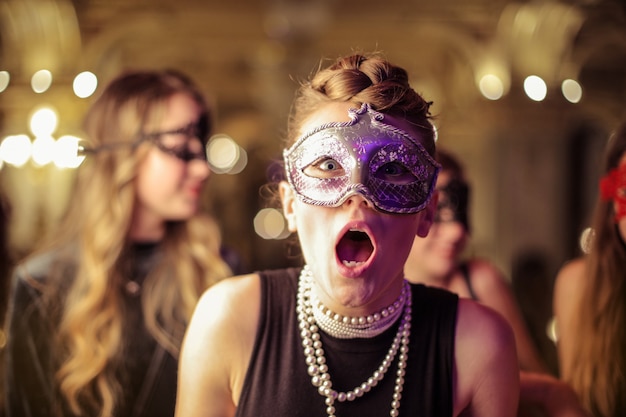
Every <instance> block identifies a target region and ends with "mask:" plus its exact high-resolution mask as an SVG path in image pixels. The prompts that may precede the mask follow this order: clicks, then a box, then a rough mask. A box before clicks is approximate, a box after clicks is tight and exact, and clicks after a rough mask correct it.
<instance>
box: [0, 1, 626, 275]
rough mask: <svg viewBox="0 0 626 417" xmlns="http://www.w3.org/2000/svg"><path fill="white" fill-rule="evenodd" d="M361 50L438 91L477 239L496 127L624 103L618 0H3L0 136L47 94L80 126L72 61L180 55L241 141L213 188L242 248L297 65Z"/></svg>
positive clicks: (21, 126) (68, 122) (561, 131)
mask: <svg viewBox="0 0 626 417" xmlns="http://www.w3.org/2000/svg"><path fill="white" fill-rule="evenodd" d="M355 50H356V51H372V50H380V51H382V52H383V53H384V54H385V55H386V56H387V57H389V59H390V60H391V61H393V62H395V63H397V64H399V65H401V66H404V67H405V68H406V69H407V70H408V71H409V74H410V76H411V79H412V82H413V85H414V87H415V88H416V90H418V91H419V92H421V93H423V94H424V95H425V96H426V97H427V98H429V99H431V100H433V101H434V103H435V104H434V107H433V110H434V113H435V114H436V115H437V118H438V119H437V123H438V126H439V128H440V132H441V133H442V136H441V137H442V141H443V142H444V144H446V145H448V146H453V147H456V148H457V150H458V151H459V152H460V153H463V154H464V155H466V157H467V158H468V161H467V165H468V168H469V170H470V171H471V174H472V175H473V176H474V177H475V178H476V179H477V180H478V181H481V180H482V179H484V180H485V181H483V182H481V184H483V188H482V189H481V188H480V187H479V188H478V189H477V190H476V191H477V195H476V205H477V207H476V211H477V212H479V213H480V214H476V215H475V216H476V217H477V220H478V221H479V222H481V221H482V222H483V223H484V227H482V228H481V229H480V230H482V232H481V233H478V234H477V236H475V237H476V239H477V240H478V242H479V245H480V244H481V243H480V242H482V246H483V247H484V248H485V249H486V250H487V251H491V250H493V251H495V252H497V251H496V248H497V247H499V246H500V245H499V243H498V237H497V234H498V232H499V231H500V230H502V229H503V228H504V229H506V227H504V226H502V225H501V224H499V223H498V222H502V221H503V220H498V219H502V215H499V214H498V213H499V211H498V210H499V209H498V208H497V204H496V203H494V201H493V199H494V197H491V196H492V195H493V194H494V192H495V191H494V190H495V188H497V187H498V186H499V185H498V183H497V182H495V180H494V179H493V177H494V176H495V175H497V174H498V173H497V172H494V170H496V169H498V167H499V166H500V165H499V164H498V163H496V162H494V161H495V160H496V159H497V158H498V152H499V149H500V148H499V146H500V145H498V142H497V141H498V140H501V138H502V137H506V138H507V139H508V140H510V141H511V143H516V141H518V142H519V141H525V140H533V139H535V138H537V139H541V140H545V139H546V136H550V137H551V138H555V139H554V140H555V141H556V142H558V137H559V136H565V135H568V134H571V132H569V131H567V129H569V128H571V127H572V126H573V125H575V124H577V123H579V122H580V121H581V120H582V121H585V120H588V121H590V122H589V123H591V124H592V125H593V126H594V127H595V128H597V129H598V130H600V131H602V132H607V131H609V130H611V129H612V128H613V127H615V126H616V125H617V123H619V121H620V120H622V119H624V118H625V114H626V111H625V108H626V106H625V104H626V1H624V0H578V1H540V0H537V1H529V2H513V1H504V0H447V1H438V2H426V1H423V0H385V1H380V0H379V1H373V0H361V1H354V0H343V1H340V0H266V1H261V0H229V1H223V0H176V1H174V0H74V1H70V0H2V1H0V70H6V71H9V73H10V74H11V77H12V78H11V85H10V87H9V88H7V89H6V90H5V91H4V92H2V93H0V135H5V134H8V133H12V132H16V131H20V130H25V129H26V126H25V125H26V119H27V117H28V113H29V112H30V111H31V110H32V108H33V107H35V106H36V105H38V104H39V103H41V102H44V101H45V102H48V103H51V104H53V105H54V106H55V107H56V108H57V109H58V110H59V113H60V114H61V116H60V118H61V120H60V125H59V131H65V132H74V131H76V130H78V128H79V126H80V120H81V117H82V114H83V112H84V110H85V108H86V106H87V105H88V102H89V101H88V100H79V99H77V98H76V97H73V96H72V95H71V94H69V92H68V91H69V90H70V86H71V83H72V80H73V77H74V76H75V75H76V74H77V73H79V72H81V71H84V70H89V71H92V72H94V73H95V74H96V75H98V77H99V79H100V82H101V84H100V85H102V84H103V83H106V82H107V81H108V80H109V79H111V78H112V77H114V76H115V75H117V73H119V72H120V71H121V70H122V69H125V68H129V67H155V68H163V67H174V68H178V69H181V70H184V71H186V72H187V73H188V74H189V75H191V76H192V77H193V78H194V79H195V80H197V81H198V83H200V84H201V85H202V87H203V89H204V90H205V91H206V92H207V94H210V95H211V96H212V97H213V99H214V101H215V103H216V107H217V109H218V130H220V131H224V132H227V133H228V134H230V135H231V136H232V137H234V138H235V139H236V140H237V141H238V142H239V143H240V144H241V145H242V146H243V147H244V148H246V150H247V151H248V153H249V155H250V165H249V168H248V169H247V170H246V171H245V172H244V173H243V174H241V175H239V176H233V177H229V176H220V177H219V178H220V179H219V180H217V181H213V185H212V187H213V188H212V191H211V192H212V197H211V199H212V200H211V201H212V203H211V204H212V205H213V209H214V210H215V211H216V212H217V215H218V216H219V217H221V220H222V222H223V224H224V228H225V235H226V239H227V240H228V239H231V242H232V243H233V245H234V246H237V248H238V249H239V250H240V251H242V252H243V253H244V254H245V253H249V252H251V251H252V249H251V247H252V246H253V245H257V243H256V242H254V239H255V237H254V235H253V233H252V232H251V231H250V230H251V226H250V225H249V223H250V222H243V223H244V225H242V221H241V216H243V217H244V218H246V219H247V218H251V216H253V215H254V213H255V212H256V210H258V207H259V205H260V203H259V201H258V200H259V196H258V194H259V192H258V188H259V186H260V184H263V183H264V182H265V181H266V178H265V176H264V172H265V169H266V167H267V165H268V164H269V161H270V160H271V159H272V158H274V157H275V156H276V155H278V151H279V149H280V139H281V134H282V132H283V130H284V123H285V120H286V119H285V117H286V114H287V111H288V109H289V104H290V101H291V98H292V95H293V91H294V88H295V87H296V84H297V80H299V79H302V78H305V77H306V76H307V75H308V74H309V73H310V72H311V71H312V70H314V69H315V68H316V67H317V65H318V64H319V62H320V59H322V58H335V57H337V56H339V55H342V54H345V53H348V52H350V51H355ZM42 68H46V69H49V70H50V71H51V72H52V73H53V76H54V83H53V87H52V88H51V89H50V90H49V91H47V92H46V93H45V94H42V95H36V94H34V93H33V92H32V91H31V89H30V77H31V76H32V74H33V73H34V72H35V71H37V70H40V69H42ZM487 73H495V74H497V75H498V76H499V77H500V78H501V80H502V81H503V88H504V93H505V95H504V97H503V98H502V99H501V100H499V101H490V100H486V99H485V98H484V97H483V96H481V94H480V92H479V90H478V88H477V85H478V82H479V80H480V77H481V76H482V75H485V74H487ZM530 74H535V75H538V76H541V77H542V78H543V79H544V80H545V81H546V83H547V86H548V90H549V94H548V97H547V99H546V100H545V102H543V103H541V104H540V105H537V104H536V103H532V102H531V101H530V100H528V98H527V97H526V96H525V95H524V93H523V90H522V87H521V85H522V82H523V80H524V78H525V77H526V76H528V75H530ZM565 78H573V79H576V80H578V81H579V82H580V83H581V85H582V86H583V91H584V96H583V100H582V101H581V102H580V103H579V104H577V105H573V104H571V103H568V102H566V101H565V100H563V97H562V96H561V95H560V93H559V89H560V83H561V81H562V80H563V79H565ZM554 151H555V152H558V151H559V149H558V147H557V148H555V150H554ZM5 171H6V169H5ZM494 174H495V175H494ZM7 175H8V174H7ZM5 176H6V175H5ZM17 177H18V176H17V175H15V174H14V175H13V176H12V177H11V178H13V179H14V178H17ZM11 181H14V180H9V179H5V181H4V182H5V183H6V182H11ZM8 187H9V188H11V184H9V185H8ZM48 204H52V203H48ZM511 204H513V203H511ZM493 207H496V208H493ZM226 213H229V214H232V213H238V214H237V216H238V217H237V216H232V215H228V216H227V215H226ZM505 217H506V216H505ZM233 235H237V236H240V238H239V239H241V240H249V241H247V242H246V241H241V240H240V241H235V240H232V239H234V238H233V237H232V236H233ZM241 237H243V239H242V238H241ZM505 246H506V245H505ZM509 246H510V248H509V252H511V251H513V250H514V246H515V244H514V243H511V244H510V245H509ZM495 255H496V257H497V256H499V255H498V253H496V254H495ZM509 255H510V254H504V255H501V257H502V259H503V262H507V261H508V259H509V257H510V256H509ZM255 256H256V255H249V256H248V258H249V260H250V262H251V263H252V264H254V265H255V266H256V265H269V266H272V264H271V262H269V261H268V262H265V263H264V262H261V261H260V260H259V259H258V258H255ZM258 256H259V257H264V258H265V259H266V258H267V257H268V256H269V257H271V255H270V254H263V253H261V254H259V255H258Z"/></svg>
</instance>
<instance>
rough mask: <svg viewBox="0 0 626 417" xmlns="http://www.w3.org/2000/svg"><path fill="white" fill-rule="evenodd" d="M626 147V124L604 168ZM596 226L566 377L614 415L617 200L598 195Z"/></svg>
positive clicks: (625, 288) (619, 345) (589, 401)
mask: <svg viewBox="0 0 626 417" xmlns="http://www.w3.org/2000/svg"><path fill="white" fill-rule="evenodd" d="M625 152H626V125H624V126H623V127H622V128H621V130H619V131H617V132H616V133H615V134H614V135H612V137H611V138H610V140H609V143H608V146H607V151H606V156H605V169H604V172H605V173H607V172H609V171H610V170H612V169H613V168H616V167H617V166H618V165H619V162H620V159H621V158H622V157H623V155H624V153H625ZM592 227H593V231H594V234H593V238H592V241H591V248H590V251H589V253H588V255H586V277H587V279H586V281H585V285H586V289H585V291H584V292H583V294H585V296H584V297H583V298H582V300H581V302H580V306H579V308H578V312H579V314H578V317H577V325H575V326H573V329H575V330H574V331H578V334H577V335H576V337H575V340H576V341H577V344H576V346H574V347H573V348H574V349H576V351H575V353H574V356H573V357H572V363H571V364H569V365H568V366H567V367H566V368H567V369H570V370H571V371H570V372H569V374H568V375H563V377H564V379H565V380H567V381H568V382H569V383H570V384H571V385H572V387H573V388H574V390H575V391H576V392H577V393H578V395H579V396H580V399H581V401H582V403H583V405H584V406H585V407H586V408H587V409H588V410H589V411H590V412H592V413H593V415H594V416H601V417H616V416H617V415H618V412H620V410H621V412H623V411H624V407H625V406H626V399H625V398H624V395H626V278H625V274H626V272H625V271H626V245H625V244H624V241H623V239H622V237H621V236H620V234H619V230H618V228H617V225H616V224H615V211H614V207H613V201H604V200H602V199H598V201H597V202H596V207H595V209H594V214H593V217H592ZM620 415H621V414H620Z"/></svg>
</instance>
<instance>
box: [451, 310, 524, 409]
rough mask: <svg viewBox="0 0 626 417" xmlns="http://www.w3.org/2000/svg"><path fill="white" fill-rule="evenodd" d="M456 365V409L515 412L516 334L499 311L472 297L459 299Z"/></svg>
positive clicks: (517, 384) (517, 378)
mask: <svg viewBox="0 0 626 417" xmlns="http://www.w3.org/2000/svg"><path fill="white" fill-rule="evenodd" d="M455 368H456V375H457V386H456V388H455V390H456V397H457V399H458V400H457V401H455V409H456V410H457V412H459V413H460V411H461V409H464V408H466V407H469V408H470V409H471V410H472V411H471V415H499V416H504V415H506V416H513V415H514V414H515V412H516V410H517V401H518V397H519V368H518V361H517V354H516V349H515V336H514V335H513V330H512V329H511V326H510V325H509V324H508V323H507V321H506V320H505V319H504V318H503V317H502V316H501V315H500V314H499V313H497V312H496V311H494V310H493V309H491V308H489V307H486V306H484V305H482V304H480V303H477V302H475V301H472V300H467V299H460V300H459V310H458V319H457V329H456V347H455ZM494 398H498V400H497V401H494Z"/></svg>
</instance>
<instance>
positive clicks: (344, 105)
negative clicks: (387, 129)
mask: <svg viewBox="0 0 626 417" xmlns="http://www.w3.org/2000/svg"><path fill="white" fill-rule="evenodd" d="M359 107H360V106H358V105H356V104H355V103H350V102H329V103H326V104H324V105H322V106H320V107H319V108H318V109H317V110H315V111H314V112H312V113H311V115H310V116H309V117H308V118H306V119H305V121H304V123H303V124H302V126H300V131H299V132H298V137H301V136H303V135H304V134H306V133H308V132H312V131H313V130H315V128H317V127H319V126H322V125H325V124H327V123H332V122H349V121H350V120H351V117H350V115H349V113H348V111H349V110H350V109H358V108H359ZM382 122H383V123H385V124H387V125H391V126H394V127H397V128H399V129H401V130H403V131H405V132H406V133H408V134H410V135H411V136H413V137H414V138H415V139H416V140H418V141H420V142H422V140H421V135H420V134H419V132H418V131H417V130H416V129H415V128H414V127H413V126H412V125H411V123H409V122H408V121H406V120H403V119H400V118H397V117H393V116H390V115H387V114H385V115H384V119H383V120H382Z"/></svg>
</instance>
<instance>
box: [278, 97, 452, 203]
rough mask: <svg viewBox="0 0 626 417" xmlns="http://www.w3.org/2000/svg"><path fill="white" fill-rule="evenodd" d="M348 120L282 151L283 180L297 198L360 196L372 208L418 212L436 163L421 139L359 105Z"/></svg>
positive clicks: (306, 200) (427, 195)
mask: <svg viewBox="0 0 626 417" xmlns="http://www.w3.org/2000/svg"><path fill="white" fill-rule="evenodd" d="M348 114H349V115H350V118H351V120H350V121H349V122H332V123H327V124H324V125H322V126H319V127H318V128H316V129H314V130H313V131H311V132H309V133H307V134H305V135H304V136H302V137H300V138H299V139H298V140H297V141H296V142H295V143H294V144H293V146H291V147H290V148H289V149H285V150H284V151H283V158H284V160H285V168H286V171H287V179H288V181H289V183H290V184H291V186H292V187H293V189H294V190H295V192H296V194H297V195H298V197H299V198H300V200H301V201H303V202H304V203H307V204H312V205H316V206H326V207H338V206H340V205H341V204H343V202H344V201H346V200H347V199H348V198H349V197H350V196H351V195H354V194H361V195H362V196H363V197H365V198H366V199H367V200H368V201H370V202H371V203H372V204H373V205H374V206H375V207H376V208H377V209H379V210H380V211H384V212H389V213H417V212H418V211H420V210H422V209H423V208H424V207H426V205H427V204H428V201H429V200H430V197H431V196H432V193H433V190H434V187H435V183H436V181H437V174H438V173H439V169H440V166H439V164H438V163H437V162H436V161H435V160H434V159H433V158H432V157H431V156H430V155H429V154H428V152H427V151H426V150H425V149H424V147H423V146H422V145H421V144H420V142H419V141H418V140H417V139H415V138H413V137H412V136H411V135H409V134H408V133H406V132H404V131H403V130H401V129H398V128H397V127H394V126H391V125H389V124H386V123H384V122H383V119H384V115H383V114H382V113H379V112H377V111H374V110H372V109H370V107H369V105H368V104H366V103H365V104H363V105H362V106H361V108H360V109H358V110H356V109H350V110H349V111H348Z"/></svg>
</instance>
